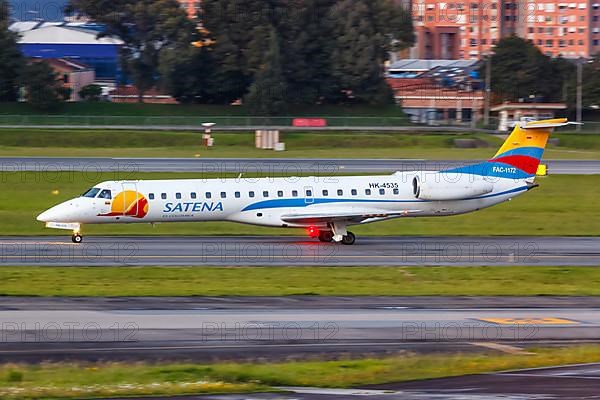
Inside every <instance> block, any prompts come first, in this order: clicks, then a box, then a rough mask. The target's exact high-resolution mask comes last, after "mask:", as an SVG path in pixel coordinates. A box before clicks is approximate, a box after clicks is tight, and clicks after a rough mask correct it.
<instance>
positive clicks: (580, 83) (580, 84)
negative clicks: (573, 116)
mask: <svg viewBox="0 0 600 400" xmlns="http://www.w3.org/2000/svg"><path fill="white" fill-rule="evenodd" d="M582 119H583V58H580V59H579V60H578V61H577V123H578V124H579V125H577V131H581V120H582Z"/></svg>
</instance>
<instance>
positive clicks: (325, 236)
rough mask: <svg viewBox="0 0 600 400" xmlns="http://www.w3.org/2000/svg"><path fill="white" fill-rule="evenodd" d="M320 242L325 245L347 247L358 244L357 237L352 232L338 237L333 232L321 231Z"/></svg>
mask: <svg viewBox="0 0 600 400" xmlns="http://www.w3.org/2000/svg"><path fill="white" fill-rule="evenodd" d="M318 238H319V241H321V242H323V243H331V242H336V243H341V244H343V245H346V246H352V245H353V244H354V243H356V235H355V234H354V233H352V232H345V235H341V236H338V237H336V235H335V234H334V233H333V231H319V236H318Z"/></svg>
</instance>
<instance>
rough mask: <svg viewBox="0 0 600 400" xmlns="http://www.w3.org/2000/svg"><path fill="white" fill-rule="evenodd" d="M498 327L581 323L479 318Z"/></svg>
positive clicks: (554, 320) (542, 319)
mask: <svg viewBox="0 0 600 400" xmlns="http://www.w3.org/2000/svg"><path fill="white" fill-rule="evenodd" d="M477 319H478V320H479V321H483V322H491V323H493V324H497V325H578V324H580V322H579V321H574V320H571V319H566V318H554V317H547V318H477Z"/></svg>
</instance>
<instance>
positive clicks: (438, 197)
mask: <svg viewBox="0 0 600 400" xmlns="http://www.w3.org/2000/svg"><path fill="white" fill-rule="evenodd" d="M425 178H426V179H423V178H422V177H420V176H415V177H414V179H413V193H414V195H415V197H416V198H417V199H419V200H429V201H451V200H465V199H470V198H473V197H478V196H483V195H486V194H489V193H491V192H492V191H493V190H494V184H493V183H491V182H488V181H486V180H485V179H483V178H482V177H477V176H474V175H463V176H461V177H460V179H452V177H449V176H443V175H442V174H428V175H427V176H426V177H425Z"/></svg>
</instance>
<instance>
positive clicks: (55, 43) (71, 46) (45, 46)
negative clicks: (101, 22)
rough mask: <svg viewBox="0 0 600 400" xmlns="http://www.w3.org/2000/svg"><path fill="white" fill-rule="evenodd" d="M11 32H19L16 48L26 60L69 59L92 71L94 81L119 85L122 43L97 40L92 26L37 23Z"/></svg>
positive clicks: (116, 40)
mask: <svg viewBox="0 0 600 400" xmlns="http://www.w3.org/2000/svg"><path fill="white" fill-rule="evenodd" d="M17 24H19V23H17ZM20 24H24V23H20ZM13 25H16V24H13ZM11 29H12V30H15V31H19V34H20V35H21V37H20V40H19V46H20V48H21V51H22V52H23V54H24V55H25V56H27V57H30V58H62V59H73V60H76V61H77V62H80V63H84V64H87V65H89V66H91V67H92V68H94V70H95V72H96V79H97V80H100V81H103V80H104V81H106V80H108V81H115V82H119V81H120V80H121V78H122V73H121V68H120V64H119V49H120V48H121V46H122V45H123V42H122V41H121V40H119V39H115V38H110V37H105V38H97V35H98V32H99V31H100V28H99V27H98V26H96V25H93V24H92V25H90V24H88V25H86V24H83V23H80V24H65V23H41V24H39V25H38V26H33V27H32V28H31V29H19V26H11Z"/></svg>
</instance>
